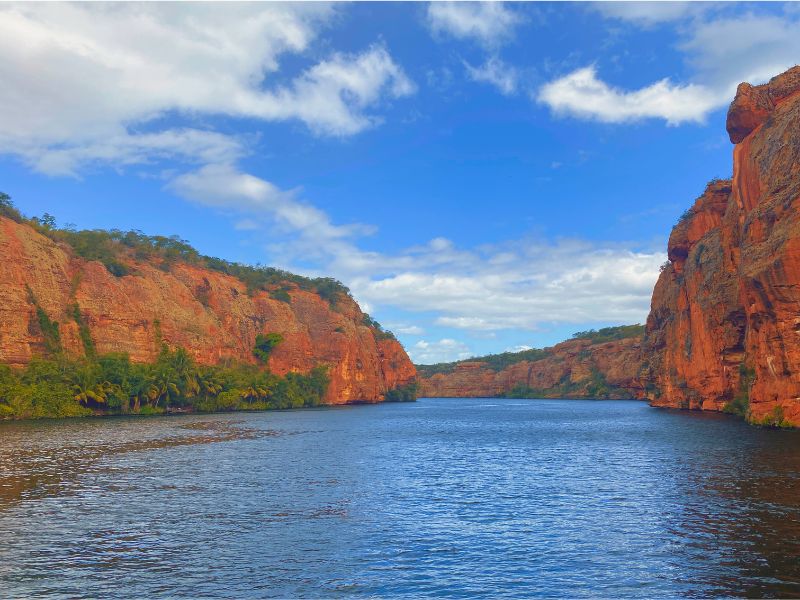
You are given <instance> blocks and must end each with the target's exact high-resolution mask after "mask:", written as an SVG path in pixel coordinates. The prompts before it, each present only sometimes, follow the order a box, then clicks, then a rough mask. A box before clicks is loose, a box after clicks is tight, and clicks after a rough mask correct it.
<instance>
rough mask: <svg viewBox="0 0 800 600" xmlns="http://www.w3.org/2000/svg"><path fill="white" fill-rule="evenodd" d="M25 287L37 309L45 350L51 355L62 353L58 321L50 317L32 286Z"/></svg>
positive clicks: (37, 318)
mask: <svg viewBox="0 0 800 600" xmlns="http://www.w3.org/2000/svg"><path fill="white" fill-rule="evenodd" d="M25 289H26V290H27V292H28V302H30V303H31V304H33V306H34V308H35V309H36V320H37V322H38V323H39V330H40V331H41V333H42V337H43V338H44V348H45V351H46V352H47V354H48V355H49V356H56V355H57V354H60V353H61V332H60V331H59V329H58V323H56V322H55V321H53V320H52V319H50V316H49V315H48V314H47V311H45V310H44V309H43V308H42V307H41V305H40V304H39V301H38V300H37V299H36V296H35V295H34V294H33V290H32V289H31V287H30V286H29V285H27V284H25Z"/></svg>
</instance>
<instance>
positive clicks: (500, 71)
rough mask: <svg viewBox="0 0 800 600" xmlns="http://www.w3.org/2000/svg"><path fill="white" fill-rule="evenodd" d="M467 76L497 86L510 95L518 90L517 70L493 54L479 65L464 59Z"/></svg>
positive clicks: (503, 92)
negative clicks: (473, 64)
mask: <svg viewBox="0 0 800 600" xmlns="http://www.w3.org/2000/svg"><path fill="white" fill-rule="evenodd" d="M464 67H465V68H466V70H467V76H468V77H469V78H470V79H472V81H477V82H479V83H488V84H489V85H493V86H494V87H496V88H497V89H498V90H499V91H500V92H501V93H502V94H505V95H506V96H510V95H511V94H513V93H514V92H516V91H517V78H518V76H517V70H516V68H514V67H513V66H511V65H507V64H506V63H504V62H503V61H502V60H500V59H499V58H497V57H496V56H492V57H490V58H489V59H487V60H486V62H485V63H483V64H482V65H479V66H477V67H474V66H472V65H471V64H469V63H468V62H466V61H464Z"/></svg>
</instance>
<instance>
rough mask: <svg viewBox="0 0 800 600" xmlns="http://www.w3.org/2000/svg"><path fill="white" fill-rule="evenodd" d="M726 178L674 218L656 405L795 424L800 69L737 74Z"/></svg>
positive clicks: (651, 352)
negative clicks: (742, 408)
mask: <svg viewBox="0 0 800 600" xmlns="http://www.w3.org/2000/svg"><path fill="white" fill-rule="evenodd" d="M727 128H728V133H729V135H730V138H731V141H732V142H734V143H735V144H736V146H735V148H734V153H733V178H732V179H731V180H724V181H714V182H712V183H711V184H709V186H708V187H707V189H706V191H705V192H704V193H703V195H702V196H701V197H700V198H698V199H697V201H696V202H695V203H694V205H693V206H692V207H691V208H690V210H689V211H687V213H686V214H685V215H684V217H683V218H682V219H681V221H680V222H679V223H678V224H677V225H676V226H675V228H674V229H673V231H672V235H671V236H670V240H669V248H668V254H669V265H667V266H666V267H665V269H664V270H663V271H662V273H661V276H660V277H659V280H658V283H657V284H656V287H655V290H654V293H653V300H652V308H651V312H650V316H649V318H648V321H647V329H646V334H645V344H644V353H645V360H646V376H645V378H644V383H645V385H646V387H647V390H648V392H647V393H648V397H649V398H650V400H651V402H652V403H653V404H655V405H658V406H670V407H682V408H692V409H703V410H722V409H723V408H725V407H726V406H729V407H730V403H731V402H733V401H734V400H735V399H737V398H738V399H742V398H745V399H747V400H749V418H750V419H751V420H752V421H756V422H763V421H780V420H782V421H784V422H785V423H787V424H788V423H792V424H795V425H797V424H800V67H794V68H793V69H791V70H789V71H787V72H786V73H784V74H782V75H779V76H778V77H775V78H773V79H772V80H771V81H770V82H769V83H767V84H764V85H760V86H750V85H749V84H742V85H740V86H739V89H738V91H737V94H736V98H735V99H734V101H733V103H732V104H731V107H730V110H729V112H728V120H727Z"/></svg>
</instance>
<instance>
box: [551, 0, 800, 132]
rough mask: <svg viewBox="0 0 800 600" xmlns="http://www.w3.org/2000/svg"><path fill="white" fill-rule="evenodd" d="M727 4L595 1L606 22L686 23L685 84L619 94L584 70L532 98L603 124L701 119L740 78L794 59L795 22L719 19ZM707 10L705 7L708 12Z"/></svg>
mask: <svg viewBox="0 0 800 600" xmlns="http://www.w3.org/2000/svg"><path fill="white" fill-rule="evenodd" d="M732 5H733V3H731V4H725V3H723V4H714V5H710V4H704V3H668V2H651V3H637V2H623V3H598V4H595V5H593V7H592V8H593V9H594V10H597V11H599V12H601V13H602V14H603V15H604V16H606V17H608V18H615V19H623V20H626V21H630V22H632V23H634V24H636V25H639V26H643V27H648V26H651V25H653V24H655V23H658V22H667V21H677V20H680V19H687V20H688V21H689V23H688V24H683V25H681V26H680V29H679V30H678V31H679V35H680V36H681V38H682V40H681V41H680V43H679V44H678V46H677V47H678V49H679V50H680V51H681V52H683V53H684V56H685V60H686V62H687V64H688V65H689V66H690V67H691V68H692V69H693V71H694V73H693V76H692V78H691V80H690V81H688V82H686V83H674V82H671V81H670V80H668V79H661V80H659V81H656V82H654V83H652V84H650V85H647V86H644V87H642V88H639V89H634V90H625V89H620V88H617V87H614V86H611V85H609V84H608V83H607V82H605V81H603V80H601V79H600V78H598V76H597V70H596V68H595V67H594V66H590V67H584V68H581V69H577V70H575V71H573V72H571V73H568V74H566V75H564V76H562V77H560V78H558V79H555V80H554V81H551V82H549V83H547V84H545V85H543V86H542V87H541V88H540V90H539V92H538V94H537V95H536V99H537V100H538V101H539V102H542V103H544V104H546V105H547V106H549V107H550V108H551V109H552V110H553V112H555V113H556V114H562V115H571V116H573V117H578V118H583V119H591V120H597V121H602V122H607V123H624V122H633V121H638V120H643V119H650V118H659V119H663V120H665V121H666V122H667V123H669V124H671V125H677V124H681V123H687V122H703V121H704V120H705V118H706V117H707V116H708V114H709V113H710V112H711V111H713V110H716V109H719V108H722V107H725V106H727V105H728V103H729V102H730V101H731V100H732V98H733V95H734V93H735V91H736V86H737V85H738V84H739V83H741V82H742V81H748V82H750V83H753V84H757V83H763V82H765V81H767V80H768V79H769V78H771V77H773V76H775V75H777V74H779V73H781V72H783V71H785V70H786V69H788V68H790V67H792V66H794V65H795V64H798V62H800V35H798V31H800V20H799V19H798V18H797V16H796V13H794V12H792V11H787V12H786V14H784V15H783V16H775V15H758V14H752V13H747V14H744V15H736V16H724V15H723V13H724V12H725V11H726V10H727V9H729V8H730V6H732ZM712 9H713V10H712Z"/></svg>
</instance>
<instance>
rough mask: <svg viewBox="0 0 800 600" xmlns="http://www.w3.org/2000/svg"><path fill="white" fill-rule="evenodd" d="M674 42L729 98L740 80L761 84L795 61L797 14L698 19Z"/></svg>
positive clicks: (799, 33) (799, 46)
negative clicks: (684, 34)
mask: <svg viewBox="0 0 800 600" xmlns="http://www.w3.org/2000/svg"><path fill="white" fill-rule="evenodd" d="M679 47H680V49H681V50H682V51H683V52H685V53H686V55H687V60H688V62H689V64H690V65H692V67H694V68H695V69H696V71H697V72H698V74H699V77H700V78H702V79H703V80H705V81H708V82H710V83H709V85H711V86H712V87H714V88H715V89H719V90H720V91H721V92H724V93H725V95H726V101H727V102H729V101H730V100H731V97H732V94H733V92H734V91H735V89H736V86H737V85H738V84H739V83H740V82H742V81H748V82H750V83H762V82H764V81H767V80H769V79H770V78H771V77H774V76H775V75H777V74H778V73H781V72H783V71H785V70H786V69H788V68H790V67H793V66H794V65H796V64H798V63H800V19H798V18H796V17H789V16H786V17H777V16H772V15H753V14H747V15H743V16H737V17H728V18H719V19H714V20H711V21H707V22H705V21H704V22H700V23H697V24H696V25H695V26H694V28H693V29H692V32H691V35H690V36H688V37H687V39H686V40H684V41H683V42H682V43H681V44H680V46H679Z"/></svg>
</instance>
